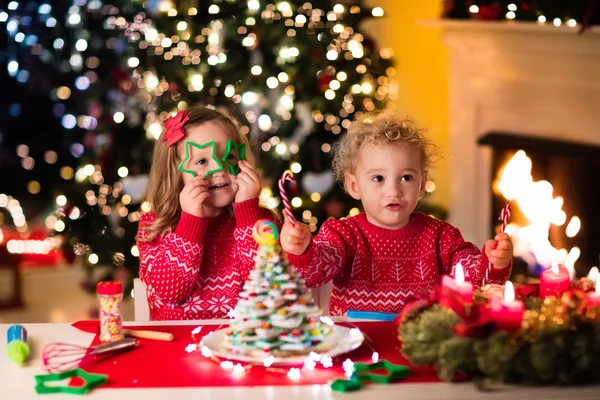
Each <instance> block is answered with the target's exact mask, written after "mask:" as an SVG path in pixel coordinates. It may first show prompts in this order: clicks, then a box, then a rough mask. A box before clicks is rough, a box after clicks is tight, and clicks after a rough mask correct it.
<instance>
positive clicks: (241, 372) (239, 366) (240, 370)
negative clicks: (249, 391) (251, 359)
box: [232, 364, 246, 377]
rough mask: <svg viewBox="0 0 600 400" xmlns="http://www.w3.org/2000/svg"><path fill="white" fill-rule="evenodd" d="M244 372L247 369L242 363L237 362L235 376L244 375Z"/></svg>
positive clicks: (234, 369)
mask: <svg viewBox="0 0 600 400" xmlns="http://www.w3.org/2000/svg"><path fill="white" fill-rule="evenodd" d="M244 372H246V369H245V368H244V367H243V366H242V364H235V367H234V368H233V372H232V374H233V376H234V377H240V376H242V375H244Z"/></svg>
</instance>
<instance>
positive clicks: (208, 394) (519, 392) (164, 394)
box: [0, 318, 600, 400]
mask: <svg viewBox="0 0 600 400" xmlns="http://www.w3.org/2000/svg"><path fill="white" fill-rule="evenodd" d="M334 320H338V321H340V320H345V318H338V319H334ZM354 321H356V320H354ZM227 322H228V321H222V320H211V321H171V322H140V323H135V322H129V323H126V325H138V326H139V325H181V324H186V325H187V324H189V325H202V324H215V323H216V324H220V323H227ZM9 326H10V325H7V324H0V343H1V345H2V346H1V347H0V399H2V400H13V399H15V400H16V399H19V400H26V399H33V398H36V399H39V398H40V396H41V398H44V397H47V398H48V399H70V400H73V399H75V398H77V397H76V396H73V395H69V394H49V395H38V394H37V393H36V392H35V388H34V387H35V381H34V379H33V376H34V375H38V374H43V373H45V372H44V371H43V370H42V369H41V359H40V354H41V351H42V348H43V347H44V345H45V344H46V343H49V342H53V341H63V342H69V343H74V344H80V345H85V346H87V345H89V344H90V343H91V341H92V338H93V335H91V334H89V333H86V332H81V331H79V330H77V329H75V328H73V327H71V326H70V325H69V324H23V326H25V328H26V329H27V332H28V335H29V346H30V348H31V353H32V354H31V355H30V357H29V361H28V363H27V365H25V366H23V367H20V366H18V365H16V364H14V363H12V362H11V361H10V360H9V359H8V357H7V355H6V331H7V329H8V327H9ZM86 396H87V397H90V398H93V399H127V400H137V399H139V400H152V399H167V398H169V399H173V398H176V399H177V400H187V399H190V400H191V399H193V400H197V399H211V400H220V399H224V400H225V399H227V400H235V399H243V400H254V399H261V400H282V399H285V400H294V399H303V400H304V399H349V400H351V399H358V398H360V399H365V400H371V399H377V400H381V399H388V398H389V399H423V400H429V399H461V400H468V399H477V400H481V399H506V398H509V397H513V398H516V397H519V398H521V399H527V400H530V399H573V400H574V399H577V400H586V399H600V386H594V387H576V388H522V387H506V388H504V389H503V390H501V391H497V392H492V393H482V392H479V391H477V389H475V387H474V386H473V384H471V383H461V384H449V383H427V384H415V383H410V384H409V383H400V384H393V385H380V384H372V385H368V386H366V387H363V389H361V390H360V391H358V392H354V393H337V392H332V391H331V388H330V387H329V386H328V385H312V386H296V387H292V386H283V387H271V386H262V387H232V388H222V387H218V388H217V387H215V388H160V389H155V388H153V389H102V388H98V389H96V390H93V391H92V392H90V393H89V394H87V395H86Z"/></svg>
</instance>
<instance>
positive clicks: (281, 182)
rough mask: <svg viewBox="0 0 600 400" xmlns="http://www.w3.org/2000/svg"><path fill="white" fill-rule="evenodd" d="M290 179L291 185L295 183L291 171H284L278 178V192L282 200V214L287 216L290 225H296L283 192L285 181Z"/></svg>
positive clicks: (285, 194)
mask: <svg viewBox="0 0 600 400" xmlns="http://www.w3.org/2000/svg"><path fill="white" fill-rule="evenodd" d="M286 180H287V181H290V183H291V184H292V185H295V184H296V180H295V179H294V175H292V171H289V170H288V171H285V172H284V173H283V175H281V178H279V194H280V195H281V200H282V201H283V214H284V215H285V216H286V217H287V219H288V220H289V221H290V223H291V224H292V225H294V226H295V225H296V222H297V221H296V218H294V214H292V208H291V207H290V201H289V200H288V197H287V193H286V192H285V181H286Z"/></svg>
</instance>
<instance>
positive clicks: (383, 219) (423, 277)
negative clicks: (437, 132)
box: [280, 111, 512, 315]
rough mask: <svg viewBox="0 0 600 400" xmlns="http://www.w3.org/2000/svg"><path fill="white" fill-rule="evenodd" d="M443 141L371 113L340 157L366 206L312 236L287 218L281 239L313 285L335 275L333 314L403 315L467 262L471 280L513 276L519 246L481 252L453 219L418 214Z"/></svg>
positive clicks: (503, 239) (340, 168) (389, 115)
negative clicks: (437, 147) (409, 302)
mask: <svg viewBox="0 0 600 400" xmlns="http://www.w3.org/2000/svg"><path fill="white" fill-rule="evenodd" d="M433 148H434V146H433V145H432V144H431V143H430V142H429V141H428V140H427V139H426V138H425V136H424V135H423V133H422V132H421V131H420V130H419V129H417V128H416V127H415V125H414V124H413V123H412V122H411V121H410V120H408V119H405V118H402V117H400V116H399V115H398V114H397V113H394V112H392V111H386V112H384V113H382V114H379V115H376V114H371V115H365V116H363V117H362V118H361V119H359V120H357V121H355V122H353V123H352V125H351V126H350V128H349V130H348V133H347V134H346V135H345V136H344V137H343V139H341V142H340V146H339V148H338V150H337V153H336V155H335V158H334V163H333V167H334V171H335V173H336V175H337V178H338V180H340V181H341V182H343V183H344V187H345V189H346V191H347V192H348V193H349V194H350V195H351V196H352V197H353V198H355V199H357V200H360V201H361V202H362V205H363V208H364V210H365V211H364V212H363V213H361V214H359V215H357V216H354V217H350V218H346V219H341V220H334V219H330V220H327V221H325V222H324V223H323V226H322V227H321V229H320V231H319V233H318V234H317V235H316V237H315V238H314V239H313V238H312V236H311V233H310V230H309V228H308V226H306V225H304V224H300V223H298V224H296V226H293V225H292V224H290V223H289V221H287V220H286V221H285V223H284V225H283V228H282V232H281V236H280V240H281V246H282V248H283V250H285V251H286V252H288V254H289V260H290V263H291V264H293V265H295V266H296V268H297V270H298V272H299V273H300V274H301V275H302V277H303V278H304V279H305V280H306V284H307V286H309V287H319V286H322V285H324V284H326V283H327V282H329V281H331V280H333V291H332V295H331V299H330V310H331V314H332V315H342V314H344V313H345V312H346V311H347V310H360V311H379V312H395V313H399V312H400V311H401V310H402V307H403V306H404V304H405V302H406V300H407V299H408V298H410V297H411V295H413V294H416V293H418V292H420V291H423V290H430V289H432V288H434V287H435V286H437V285H439V284H440V282H441V277H442V275H443V274H453V272H454V267H455V266H456V264H457V263H459V262H460V263H461V264H462V266H463V267H464V274H465V278H466V280H467V281H470V282H472V283H474V284H475V285H476V286H479V284H481V281H482V278H483V276H484V274H485V270H486V268H487V267H488V261H489V262H491V263H492V265H493V268H492V271H491V274H490V283H504V281H506V280H507V279H508V277H509V276H510V271H511V268H510V266H511V259H512V242H511V241H510V239H509V237H508V235H506V234H504V233H500V234H498V235H496V237H495V238H494V239H493V240H488V241H487V242H486V243H485V246H484V250H483V251H479V250H478V249H477V247H475V246H474V245H473V244H471V243H468V242H465V240H464V239H463V237H462V235H461V234H460V232H459V230H458V229H456V228H455V227H453V226H451V225H450V224H448V223H446V222H444V221H440V220H437V219H435V218H432V217H429V216H427V215H425V214H423V213H419V212H414V210H415V208H416V206H417V203H418V201H419V199H420V198H421V197H422V196H423V194H424V190H425V183H426V182H427V168H428V167H429V165H430V163H431V157H432V150H433Z"/></svg>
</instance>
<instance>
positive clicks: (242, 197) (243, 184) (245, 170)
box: [235, 160, 262, 203]
mask: <svg viewBox="0 0 600 400" xmlns="http://www.w3.org/2000/svg"><path fill="white" fill-rule="evenodd" d="M238 165H239V166H240V172H239V173H238V174H237V177H236V183H237V185H238V191H237V193H236V195H235V202H236V203H241V202H242V201H246V200H250V199H256V198H258V196H260V191H261V189H262V181H261V180H260V176H258V173H257V172H256V171H255V170H254V168H253V167H252V165H250V163H249V162H248V161H241V160H240V161H239V162H238Z"/></svg>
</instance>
